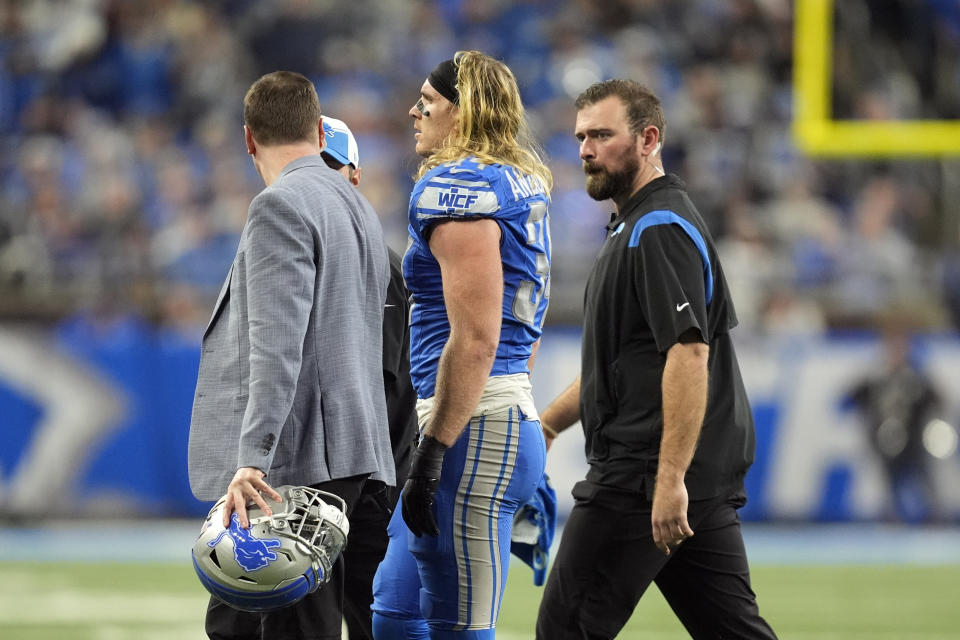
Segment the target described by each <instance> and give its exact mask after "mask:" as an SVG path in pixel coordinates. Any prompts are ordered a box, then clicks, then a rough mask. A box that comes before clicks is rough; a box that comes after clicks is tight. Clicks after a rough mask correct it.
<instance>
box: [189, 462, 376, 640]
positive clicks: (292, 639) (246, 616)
mask: <svg viewBox="0 0 960 640" xmlns="http://www.w3.org/2000/svg"><path fill="white" fill-rule="evenodd" d="M365 480H366V476H365V475H364V476H354V477H351V478H343V479H340V480H331V481H329V482H321V483H320V484H315V485H312V487H313V488H314V489H319V490H321V491H327V492H329V493H332V494H334V495H338V496H340V497H341V498H343V499H344V501H345V502H346V503H347V516H348V517H349V516H350V514H351V512H352V510H353V507H354V505H356V504H357V501H358V500H359V498H360V493H361V491H362V490H363V484H364V481H365ZM351 526H352V523H351ZM351 535H352V532H351ZM348 544H349V543H348ZM343 571H344V562H343V555H342V554H341V555H340V557H339V558H337V561H336V563H334V565H333V569H332V570H331V571H330V581H329V582H328V583H327V584H325V585H323V586H322V587H320V588H319V589H317V590H316V591H314V592H313V593H311V594H308V595H307V597H306V598H304V599H303V600H301V601H300V602H297V603H296V604H294V605H291V606H289V607H285V608H283V609H280V610H278V611H271V612H269V613H250V612H247V611H238V610H237V609H234V608H233V607H230V606H228V605H226V604H224V603H222V602H220V601H219V600H217V599H216V598H214V597H211V598H210V603H209V604H208V606H207V619H206V625H205V629H206V632H207V636H208V637H209V638H211V640H339V639H340V636H341V630H342V628H343Z"/></svg>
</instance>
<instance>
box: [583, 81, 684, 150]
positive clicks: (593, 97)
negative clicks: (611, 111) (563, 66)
mask: <svg viewBox="0 0 960 640" xmlns="http://www.w3.org/2000/svg"><path fill="white" fill-rule="evenodd" d="M610 96H617V97H618V98H620V101H621V102H622V103H623V105H624V106H625V107H626V108H627V122H628V123H629V124H630V133H632V134H634V135H640V133H641V132H642V131H643V129H644V128H645V127H648V126H650V125H653V126H655V127H656V128H657V129H659V130H660V142H663V139H664V135H665V134H666V128H667V121H666V119H665V118H664V117H663V107H662V106H660V98H658V97H657V96H656V94H654V93H653V91H650V89H648V88H646V87H645V86H643V85H642V84H640V83H639V82H636V81H634V80H623V79H619V78H615V79H613V80H603V81H601V82H595V83H594V84H592V85H590V86H589V87H587V88H586V90H585V91H584V92H583V93H581V94H580V95H579V96H577V102H576V107H577V110H578V111H579V110H580V109H583V108H584V107H586V106H589V105H591V104H595V103H597V102H600V101H601V100H604V99H606V98H609V97H610Z"/></svg>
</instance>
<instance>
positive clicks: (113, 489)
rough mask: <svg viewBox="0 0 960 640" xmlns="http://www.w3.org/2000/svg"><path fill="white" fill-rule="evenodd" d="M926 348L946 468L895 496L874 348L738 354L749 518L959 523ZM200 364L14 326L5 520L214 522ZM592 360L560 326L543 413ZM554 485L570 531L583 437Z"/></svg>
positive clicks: (7, 330) (797, 346)
mask: <svg viewBox="0 0 960 640" xmlns="http://www.w3.org/2000/svg"><path fill="white" fill-rule="evenodd" d="M915 345H916V349H915V354H916V356H917V357H916V361H917V363H918V365H919V368H920V370H921V371H922V373H923V374H924V375H925V376H926V377H927V378H928V379H929V381H930V382H931V384H932V385H933V387H934V388H935V389H936V390H937V391H938V392H939V394H940V396H941V400H942V403H941V405H942V406H941V409H940V410H939V412H938V414H937V419H939V420H940V421H941V422H942V423H943V424H942V425H939V424H935V425H934V426H937V427H939V430H937V429H931V431H936V432H937V433H935V434H933V435H931V436H930V438H928V439H929V440H930V443H928V444H930V446H932V447H933V449H934V450H935V451H938V452H940V453H941V454H942V457H939V458H938V457H934V456H926V457H924V458H923V463H924V467H923V469H922V471H917V470H916V469H913V470H912V471H911V472H910V474H907V476H906V479H904V478H902V477H901V478H899V480H898V481H897V482H891V468H890V466H889V465H886V464H884V459H883V458H882V457H881V456H880V455H878V453H877V450H876V447H874V446H872V445H871V438H872V437H873V436H872V435H871V430H870V428H869V427H870V425H868V424H866V422H865V421H864V419H863V416H862V415H861V414H860V413H859V412H858V411H856V410H855V409H854V407H853V406H852V405H851V402H850V400H849V392H850V391H851V389H853V388H854V387H855V386H856V384H857V383H858V382H859V381H861V380H863V379H864V378H865V377H867V376H870V375H876V374H877V372H878V370H879V369H878V368H879V366H880V363H881V362H882V355H883V352H882V345H881V343H880V341H879V340H878V338H877V337H876V336H872V335H866V334H861V335H856V336H844V337H836V336H834V337H807V338H799V337H796V336H794V337H790V338H789V339H788V338H781V339H777V340H769V341H763V342H747V341H740V342H738V343H737V351H738V355H739V358H740V363H741V367H742V370H743V375H744V381H745V383H746V385H747V391H748V393H749V395H750V400H751V403H752V406H753V410H754V417H755V421H756V428H757V455H756V462H755V463H754V466H753V468H752V469H751V471H750V473H749V474H748V476H747V492H748V497H749V501H748V503H747V506H746V507H744V509H743V510H742V512H741V514H742V516H743V518H744V519H745V520H791V521H857V520H860V521H869V520H879V519H900V520H907V521H920V520H939V521H944V520H945V521H958V520H960V456H958V454H957V453H956V450H955V448H956V442H955V438H956V425H957V423H958V420H960V387H958V386H957V385H956V383H955V380H956V372H957V371H960V340H958V339H957V338H956V337H955V336H949V337H943V336H920V337H918V338H917V339H916V340H915ZM199 359H200V349H199V338H197V337H195V336H189V337H185V336H182V335H179V334H176V333H174V332H169V331H163V330H157V329H155V328H152V327H150V326H148V325H146V324H144V323H142V322H140V321H138V320H136V319H123V320H120V321H117V322H114V323H112V324H110V325H102V324H93V323H90V322H87V321H85V320H83V319H76V320H74V321H71V322H68V323H65V324H64V325H62V326H61V327H59V328H58V329H56V330H54V331H52V332H38V331H28V330H23V329H17V328H12V327H4V326H0V434H2V442H3V445H2V446H0V503H2V504H3V505H4V512H5V513H7V514H9V515H10V516H11V517H23V518H32V517H41V516H49V515H51V514H55V515H57V516H58V517H62V516H79V517H92V516H109V517H117V516H132V515H137V516H163V517H173V516H188V517H190V516H203V515H205V514H206V513H207V511H208V510H209V508H210V504H209V503H205V502H200V501H198V500H196V499H195V498H193V496H192V494H191V493H190V488H189V484H188V482H187V474H186V449H187V434H188V429H189V421H190V412H191V407H192V403H193V390H194V385H195V382H196V375H197V367H198V365H199ZM579 361H580V338H579V331H578V330H577V329H575V328H555V327H554V328H549V329H548V330H547V331H546V333H545V334H544V338H543V343H542V346H541V349H540V352H539V354H538V356H537V368H536V370H535V371H534V374H533V390H534V398H535V400H536V402H537V406H538V407H539V408H541V409H542V408H543V407H545V406H546V404H547V403H548V402H549V401H550V400H551V399H552V398H553V397H554V396H556V394H558V393H559V392H560V391H562V390H563V389H564V388H565V387H566V386H567V385H568V384H570V382H572V381H573V379H574V377H575V376H576V374H577V370H578V368H579ZM885 428H887V430H888V431H890V428H889V425H888V426H887V427H885ZM951 429H952V431H951ZM881 431H882V430H881ZM951 434H953V435H952V437H953V438H954V444H953V447H954V448H953V450H951V449H950V447H949V444H950V438H951ZM888 440H889V438H888ZM938 447H939V448H938ZM224 455H229V452H224ZM894 470H896V469H894ZM547 472H548V473H549V474H550V478H551V481H552V483H553V485H554V487H555V488H556V491H557V497H558V513H559V516H560V518H561V519H563V518H565V517H566V514H567V513H568V512H569V509H570V507H571V506H572V499H571V497H570V489H571V487H572V486H573V484H574V483H575V482H576V481H577V480H579V479H581V478H583V476H584V475H585V473H586V463H585V461H584V454H583V435H582V432H580V430H579V428H578V427H575V428H572V429H570V430H569V432H567V433H564V435H563V436H561V438H560V439H559V440H557V441H556V443H555V444H554V446H553V447H552V449H551V451H550V454H549V456H548V458H547Z"/></svg>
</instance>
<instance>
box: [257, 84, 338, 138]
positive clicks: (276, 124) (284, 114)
mask: <svg viewBox="0 0 960 640" xmlns="http://www.w3.org/2000/svg"><path fill="white" fill-rule="evenodd" d="M243 122H244V124H246V125H247V128H249V129H250V132H251V133H252V134H253V137H254V139H255V140H256V141H257V142H259V143H260V144H263V145H273V144H291V143H294V142H303V141H304V140H312V139H313V138H314V137H315V136H319V133H318V131H319V129H318V127H319V123H320V99H319V98H318V97H317V90H316V88H315V87H314V86H313V83H312V82H310V80H308V79H307V78H306V77H305V76H303V75H301V74H299V73H296V72H293V71H274V72H273V73H268V74H266V75H265V76H263V77H261V78H260V79H259V80H257V81H256V82H254V83H253V85H251V86H250V89H249V90H248V91H247V95H246V96H244V98H243Z"/></svg>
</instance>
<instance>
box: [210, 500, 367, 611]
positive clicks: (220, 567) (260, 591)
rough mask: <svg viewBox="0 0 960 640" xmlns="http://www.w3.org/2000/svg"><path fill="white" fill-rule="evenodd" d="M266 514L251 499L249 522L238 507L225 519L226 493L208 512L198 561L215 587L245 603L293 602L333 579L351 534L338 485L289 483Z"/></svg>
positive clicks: (229, 600)
mask: <svg viewBox="0 0 960 640" xmlns="http://www.w3.org/2000/svg"><path fill="white" fill-rule="evenodd" d="M276 490H277V493H279V494H280V495H281V496H282V497H283V503H282V504H276V505H274V504H271V507H270V508H271V509H272V510H273V515H272V516H268V515H266V514H265V513H264V512H263V510H262V509H261V508H260V507H258V506H257V505H256V504H255V503H250V504H248V505H247V515H248V517H249V519H250V527H249V528H248V529H243V528H242V527H241V526H240V518H239V517H238V516H237V514H236V513H234V514H233V515H232V516H231V522H230V527H229V528H227V529H224V527H223V506H224V504H225V502H226V496H224V497H223V498H220V500H219V501H218V502H217V503H216V504H215V505H214V506H213V508H212V509H211V510H210V513H208V514H207V517H206V520H204V522H203V527H202V528H201V530H200V536H199V537H198V538H197V540H196V542H195V543H194V545H193V567H194V569H195V570H196V572H197V576H198V577H199V578H200V582H202V583H203V586H204V587H206V588H207V591H209V592H210V593H211V594H213V595H214V596H215V597H217V598H218V599H220V600H222V601H223V602H224V603H226V604H228V605H230V606H231V607H233V608H235V609H239V610H241V611H253V612H264V611H273V610H275V609H281V608H283V607H287V606H290V605H292V604H294V603H295V602H297V601H299V600H301V599H302V598H304V597H305V596H306V595H307V594H308V593H312V592H313V591H316V590H317V589H318V588H320V587H321V586H322V585H323V584H324V583H326V582H327V581H328V580H329V579H330V570H331V569H332V568H333V563H334V562H336V560H337V556H338V555H340V552H341V551H342V550H343V548H344V546H345V545H346V542H347V534H348V533H349V532H350V524H349V522H347V516H346V508H347V505H346V503H345V502H344V501H343V500H342V499H341V498H340V497H339V496H335V495H333V494H332V493H327V492H325V491H319V490H317V489H311V488H310V487H294V486H290V485H284V486H281V487H277V488H276Z"/></svg>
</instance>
